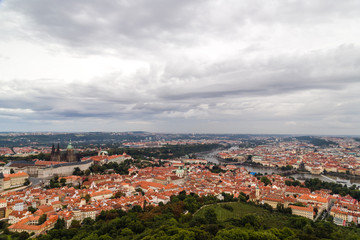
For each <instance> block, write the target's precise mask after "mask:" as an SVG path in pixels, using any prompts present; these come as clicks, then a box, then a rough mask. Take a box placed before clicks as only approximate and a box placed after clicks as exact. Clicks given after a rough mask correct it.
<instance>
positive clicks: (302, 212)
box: [289, 205, 314, 220]
mask: <svg viewBox="0 0 360 240" xmlns="http://www.w3.org/2000/svg"><path fill="white" fill-rule="evenodd" d="M289 207H290V208H291V210H292V214H294V215H297V216H301V217H306V218H309V219H311V220H313V219H314V208H313V207H312V206H311V205H310V206H308V207H300V206H294V205H289Z"/></svg>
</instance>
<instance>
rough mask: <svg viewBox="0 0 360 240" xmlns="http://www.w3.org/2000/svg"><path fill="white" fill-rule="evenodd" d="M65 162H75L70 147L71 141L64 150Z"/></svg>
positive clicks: (72, 148) (71, 147)
mask: <svg viewBox="0 0 360 240" xmlns="http://www.w3.org/2000/svg"><path fill="white" fill-rule="evenodd" d="M66 161H67V162H76V155H75V151H74V147H73V146H72V145H71V140H70V143H69V145H68V146H67V149H66Z"/></svg>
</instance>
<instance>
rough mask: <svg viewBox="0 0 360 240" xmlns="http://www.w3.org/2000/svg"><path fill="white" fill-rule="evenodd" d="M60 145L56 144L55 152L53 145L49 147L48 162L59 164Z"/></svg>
mask: <svg viewBox="0 0 360 240" xmlns="http://www.w3.org/2000/svg"><path fill="white" fill-rule="evenodd" d="M60 155H61V154H60V145H59V144H58V146H57V149H56V150H55V145H54V144H53V145H52V147H51V154H50V161H55V162H60V160H61V159H60V158H61V156H60Z"/></svg>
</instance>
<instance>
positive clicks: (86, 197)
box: [84, 194, 91, 203]
mask: <svg viewBox="0 0 360 240" xmlns="http://www.w3.org/2000/svg"><path fill="white" fill-rule="evenodd" d="M84 198H85V201H86V202H87V203H88V202H89V201H90V199H91V196H90V195H89V194H86V195H85V197H84Z"/></svg>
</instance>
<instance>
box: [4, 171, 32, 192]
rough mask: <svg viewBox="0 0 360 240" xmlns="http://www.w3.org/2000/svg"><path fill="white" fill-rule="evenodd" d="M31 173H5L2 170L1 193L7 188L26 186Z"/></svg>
mask: <svg viewBox="0 0 360 240" xmlns="http://www.w3.org/2000/svg"><path fill="white" fill-rule="evenodd" d="M28 178H29V175H28V174H27V173H25V172H17V173H13V174H3V173H2V172H0V193H1V192H2V191H5V190H7V189H12V188H16V187H21V186H24V184H25V182H26V180H27V179H28Z"/></svg>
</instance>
